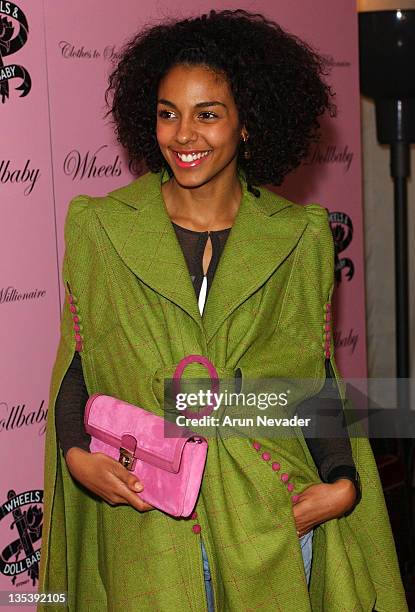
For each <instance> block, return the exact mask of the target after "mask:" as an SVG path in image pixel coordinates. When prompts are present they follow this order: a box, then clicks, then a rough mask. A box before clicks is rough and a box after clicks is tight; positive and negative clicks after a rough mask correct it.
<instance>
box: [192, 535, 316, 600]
mask: <svg viewBox="0 0 415 612" xmlns="http://www.w3.org/2000/svg"><path fill="white" fill-rule="evenodd" d="M300 546H301V553H302V555H303V563H304V572H305V576H306V579H307V584H309V582H310V570H311V560H312V558H313V530H311V531H309V533H306V534H305V536H303V537H302V538H300ZM201 547H202V559H203V573H204V576H205V590H206V600H207V606H208V612H214V610H215V608H214V605H213V588H212V577H211V575H210V569H209V562H208V558H207V554H206V548H205V546H204V544H203V540H202V541H201Z"/></svg>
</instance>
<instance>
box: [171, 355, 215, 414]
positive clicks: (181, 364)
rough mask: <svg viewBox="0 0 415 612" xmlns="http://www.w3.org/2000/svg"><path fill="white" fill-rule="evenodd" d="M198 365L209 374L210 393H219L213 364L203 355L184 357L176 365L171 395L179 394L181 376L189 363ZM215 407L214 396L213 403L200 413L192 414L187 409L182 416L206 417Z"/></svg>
mask: <svg viewBox="0 0 415 612" xmlns="http://www.w3.org/2000/svg"><path fill="white" fill-rule="evenodd" d="M194 362H196V363H200V364H201V365H203V366H205V368H206V369H207V371H208V372H209V376H210V380H211V382H212V385H211V391H212V393H216V394H217V393H218V392H219V377H218V373H217V371H216V368H215V366H214V365H213V363H212V362H211V361H210V359H208V358H207V357H205V356H204V355H187V356H186V357H183V359H181V360H180V361H179V363H178V364H177V367H176V369H175V370H174V374H173V393H174V396H175V397H176V395H177V394H178V393H180V379H181V377H182V374H183V372H184V369H185V367H186V366H188V365H189V363H194ZM216 405H217V400H216V396H215V397H214V398H213V401H212V402H210V403H208V404H207V405H206V406H205V407H204V408H205V409H204V410H202V411H201V412H197V413H196V412H193V411H192V410H189V409H188V408H186V410H184V412H183V414H185V415H186V416H189V417H193V418H196V419H199V418H201V417H203V416H208V415H210V414H211V413H212V412H213V409H214V408H215V406H216Z"/></svg>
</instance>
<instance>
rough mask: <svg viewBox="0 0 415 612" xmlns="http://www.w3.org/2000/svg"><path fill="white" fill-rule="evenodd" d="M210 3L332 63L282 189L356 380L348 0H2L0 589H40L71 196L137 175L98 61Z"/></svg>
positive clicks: (357, 195)
mask: <svg viewBox="0 0 415 612" xmlns="http://www.w3.org/2000/svg"><path fill="white" fill-rule="evenodd" d="M212 8H213V9H218V10H220V9H222V8H244V9H247V10H253V11H255V12H260V13H264V14H265V15H267V16H269V17H271V18H273V19H274V20H276V21H278V22H279V23H280V24H281V26H282V27H284V28H285V29H287V30H289V31H291V32H293V33H295V34H297V35H298V36H300V37H302V38H304V39H305V40H306V41H308V42H309V43H310V44H311V45H312V46H314V47H315V48H317V49H318V50H319V51H320V52H321V53H323V54H324V55H325V56H327V58H328V60H329V63H330V66H331V74H330V76H329V77H328V78H329V80H330V83H331V85H332V86H333V89H334V90H335V92H336V94H337V98H336V103H337V105H338V117H337V119H334V120H333V119H325V120H324V125H323V132H324V137H323V139H322V141H321V142H319V143H318V144H314V146H313V147H312V150H311V151H310V155H309V158H308V160H307V163H306V164H304V165H303V167H302V168H301V169H299V170H298V171H297V172H296V173H295V175H292V176H291V177H289V178H288V179H287V181H286V182H285V184H284V185H283V186H282V188H281V189H280V190H279V191H280V193H282V194H283V195H285V196H286V197H289V198H291V199H293V200H295V201H298V202H300V203H307V202H318V203H320V204H322V205H323V206H325V207H326V208H328V209H329V211H330V220H331V226H332V230H333V234H334V238H335V244H336V280H337V288H336V294H335V318H336V330H335V345H336V357H337V361H338V364H339V366H340V370H341V372H342V374H343V376H345V377H359V378H360V377H361V378H363V377H365V376H366V347H365V310H364V269H363V235H362V204H361V168H360V117H359V87H358V47H357V16H356V13H355V1H354V0H336V9H335V10H333V3H332V2H330V0H313V1H311V0H301V1H300V0H298V1H297V2H291V3H287V2H269V0H268V1H267V0H256V2H255V3H252V2H250V1H247V0H238V2H235V1H233V0H227V1H226V3H225V2H222V1H218V0H216V1H215V0H210V1H209V2H206V1H205V0H196V1H195V0H177V2H175V3H173V5H172V4H171V3H170V2H168V1H167V0H142V1H141V2H137V1H136V0H124V1H123V2H122V3H119V4H117V5H116V6H114V4H113V3H111V2H109V1H108V0H89V1H88V2H85V1H84V0H71V2H69V1H65V0H64V1H63V2H55V0H44V1H43V2H41V1H40V0H21V1H20V2H16V3H13V2H7V1H2V0H0V219H1V224H0V232H1V240H0V346H1V355H0V461H1V471H0V474H1V476H0V591H11V592H12V593H26V592H29V591H36V590H37V583H38V570H39V565H38V564H39V558H40V550H41V536H42V518H43V506H42V502H43V446H44V438H45V436H44V434H45V424H46V416H47V403H48V391H49V382H50V375H51V370H52V366H53V363H54V359H55V354H56V348H57V343H58V339H59V320H60V313H61V310H62V305H63V299H64V288H63V286H62V284H61V275H60V272H61V265H62V258H63V252H64V244H63V224H64V220H65V215H66V211H67V207H68V203H69V201H70V199H71V198H72V197H73V196H75V195H78V194H81V193H84V194H89V195H103V194H105V193H107V192H108V191H110V190H112V189H115V188H116V187H119V186H121V185H124V184H126V183H128V182H130V181H131V180H132V179H133V178H134V177H133V175H132V174H131V172H130V168H129V164H128V160H127V159H126V157H125V155H124V153H123V151H122V150H121V149H120V147H119V146H118V145H117V143H116V141H115V137H114V135H113V130H112V127H111V124H110V121H109V119H108V118H105V113H106V108H105V103H104V91H105V88H106V85H107V77H108V73H109V70H110V69H111V66H112V63H113V62H114V61H116V59H117V56H118V54H119V51H120V48H121V46H122V44H123V42H124V41H125V40H126V39H127V38H129V37H130V36H131V35H132V34H134V33H135V32H136V31H137V30H138V29H140V27H142V26H143V25H144V24H147V23H156V22H158V21H160V20H163V19H164V18H168V17H179V18H181V17H185V16H188V15H194V14H197V13H203V12H208V11H209V10H210V9H212ZM253 52H255V50H254V49H253ZM277 191H278V190H277ZM13 609H16V606H13ZM22 609H23V608H22ZM24 609H25V610H28V607H25V608H24Z"/></svg>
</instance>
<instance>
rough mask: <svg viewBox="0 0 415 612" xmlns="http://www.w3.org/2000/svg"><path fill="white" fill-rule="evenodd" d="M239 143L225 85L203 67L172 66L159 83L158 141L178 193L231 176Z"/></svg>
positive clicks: (231, 101)
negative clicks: (183, 188)
mask: <svg viewBox="0 0 415 612" xmlns="http://www.w3.org/2000/svg"><path fill="white" fill-rule="evenodd" d="M240 140H241V126H240V124H239V117H238V111H237V108H236V105H235V101H234V99H233V96H232V93H231V90H230V87H229V85H228V83H227V81H226V80H225V79H224V78H223V77H221V76H220V75H218V74H217V73H215V72H213V71H211V70H209V69H207V68H205V67H202V66H185V65H178V66H174V67H173V68H172V69H171V70H170V71H169V72H168V73H167V74H166V75H165V76H164V78H163V79H162V80H161V81H160V84H159V90H158V103H157V141H158V144H159V146H160V150H161V152H162V154H163V156H164V158H165V160H166V161H167V163H168V164H169V166H170V168H171V169H172V171H173V174H174V177H175V179H176V181H177V182H178V183H179V184H180V185H181V186H183V187H188V188H194V187H200V186H202V185H205V184H206V183H208V182H209V181H212V180H213V179H217V178H219V177H220V176H223V178H226V177H228V178H231V177H233V176H234V175H235V174H236V154H237V151H238V146H239V143H240Z"/></svg>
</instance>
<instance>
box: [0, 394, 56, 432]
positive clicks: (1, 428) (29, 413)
mask: <svg viewBox="0 0 415 612" xmlns="http://www.w3.org/2000/svg"><path fill="white" fill-rule="evenodd" d="M44 405H45V400H42V401H41V402H40V404H39V407H38V408H34V409H30V408H28V407H27V406H26V404H14V405H12V406H9V404H8V403H7V402H0V435H1V434H3V433H4V432H11V431H16V430H18V429H25V428H26V427H35V428H36V429H37V433H38V435H39V436H43V435H44V433H45V431H46V419H47V415H48V410H47V408H45V409H44Z"/></svg>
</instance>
